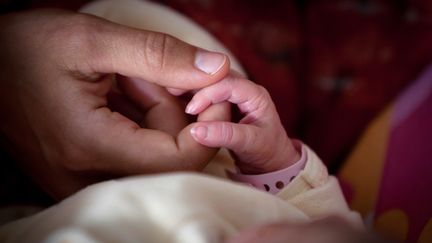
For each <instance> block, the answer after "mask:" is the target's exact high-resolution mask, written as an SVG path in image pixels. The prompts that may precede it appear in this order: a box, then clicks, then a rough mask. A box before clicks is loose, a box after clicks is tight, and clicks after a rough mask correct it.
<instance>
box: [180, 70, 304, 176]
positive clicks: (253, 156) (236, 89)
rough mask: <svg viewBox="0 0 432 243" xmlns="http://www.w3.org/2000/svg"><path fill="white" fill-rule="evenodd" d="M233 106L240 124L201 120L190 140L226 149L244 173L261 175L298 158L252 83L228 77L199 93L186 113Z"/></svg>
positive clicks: (261, 91) (260, 91) (266, 96)
mask: <svg viewBox="0 0 432 243" xmlns="http://www.w3.org/2000/svg"><path fill="white" fill-rule="evenodd" d="M225 101H228V102H230V103H233V104H236V105H237V106H238V108H239V110H240V111H241V112H242V114H244V117H243V118H242V119H241V120H240V122H239V123H232V122H225V121H201V122H197V123H195V124H194V126H193V127H192V129H191V134H192V137H193V138H194V139H195V140H196V141H197V142H198V143H200V144H203V145H206V146H208V147H226V148H228V149H230V150H231V151H232V153H233V154H234V157H235V159H236V165H237V167H238V168H239V169H240V171H241V172H242V173H244V174H262V173H267V172H271V171H276V170H280V169H283V168H286V167H288V166H290V165H292V164H294V163H295V162H296V161H298V160H299V159H300V155H299V152H297V151H296V149H295V148H294V146H293V144H292V142H291V140H290V139H289V138H288V136H287V134H286V132H285V129H284V128H283V126H282V124H281V121H280V118H279V115H278V113H277V111H276V107H275V105H274V103H273V101H272V100H271V97H270V95H269V93H268V92H267V90H266V89H265V88H264V87H262V86H259V85H257V84H255V83H253V82H252V81H249V80H246V79H244V78H241V77H236V76H234V75H230V76H228V77H226V78H225V79H223V80H222V81H220V82H218V83H215V84H213V85H210V86H208V87H205V88H203V89H201V90H199V91H198V92H197V93H196V94H195V95H194V96H193V98H192V100H191V101H190V102H189V104H188V105H187V107H186V113H189V114H193V115H196V114H199V113H201V112H203V111H204V110H206V109H207V108H208V107H210V106H211V105H212V104H217V103H220V102H225Z"/></svg>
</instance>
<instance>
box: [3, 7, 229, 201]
mask: <svg viewBox="0 0 432 243" xmlns="http://www.w3.org/2000/svg"><path fill="white" fill-rule="evenodd" d="M0 42H1V45H0V57H1V58H0V73H1V77H2V78H1V81H0V113H1V114H2V115H1V119H0V132H1V134H0V135H1V138H2V142H3V144H4V145H5V148H6V149H7V150H8V151H9V152H10V153H11V154H12V155H13V156H14V157H15V158H16V159H17V160H18V161H19V162H20V165H21V166H22V168H24V170H25V171H26V172H27V173H28V174H29V175H30V176H31V177H32V178H33V179H34V180H35V181H36V182H37V183H38V184H39V185H40V186H41V187H43V188H44V189H45V190H46V191H47V192H48V193H50V194H51V195H52V196H53V197H55V198H57V199H61V198H64V197H66V196H68V195H70V194H71V193H73V192H75V191H77V190H79V189H80V188H82V187H84V186H86V185H88V184H90V183H93V182H97V181H100V180H103V179H107V178H112V177H118V176H125V175H133V174H145V173H154V172H164V171H176V170H200V169H202V168H203V167H204V166H205V165H206V164H207V162H208V161H209V160H210V159H211V158H212V156H213V155H214V154H215V153H216V149H210V148H208V147H206V146H203V145H201V144H199V143H197V142H196V141H195V140H194V139H193V138H192V137H191V135H190V133H189V130H190V128H191V125H188V122H187V117H186V115H185V114H184V112H183V109H184V107H182V105H181V102H179V100H178V99H177V98H176V97H174V96H172V95H171V94H170V93H168V92H167V90H166V87H167V88H172V89H180V90H184V89H197V88H201V87H204V86H206V85H209V84H211V83H214V82H217V81H219V80H221V79H223V78H224V77H225V76H226V75H227V73H228V72H229V60H228V59H227V58H226V57H225V56H224V55H223V54H218V53H208V52H205V51H203V50H201V51H197V50H198V49H197V48H196V47H193V46H190V45H188V44H186V43H183V42H181V41H179V40H177V39H175V38H173V37H171V36H168V35H164V34H160V33H154V32H148V31H142V30H136V29H131V28H127V27H123V26H120V25H117V24H114V23H111V22H107V21H105V20H102V19H99V18H96V17H92V16H88V15H84V14H77V13H72V12H66V11H59V10H37V11H33V12H22V13H15V14H10V15H6V16H2V17H1V18H0ZM198 56H199V57H200V58H199V61H198V64H197V57H198ZM203 58H204V59H203ZM209 60H210V61H209ZM211 60H214V62H219V66H215V65H213V66H214V67H215V68H217V69H214V72H211V71H209V68H208V67H209V66H208V64H209V63H210V64H211ZM202 63H204V64H207V66H206V68H204V69H203V68H202V65H201V66H199V64H202ZM198 67H200V68H198ZM202 70H204V71H202ZM228 111H229V110H228V107H227V106H226V105H224V104H222V105H218V106H213V107H212V108H211V110H210V111H208V112H206V113H203V114H200V116H199V117H198V120H199V121H208V120H227V119H229V112H228Z"/></svg>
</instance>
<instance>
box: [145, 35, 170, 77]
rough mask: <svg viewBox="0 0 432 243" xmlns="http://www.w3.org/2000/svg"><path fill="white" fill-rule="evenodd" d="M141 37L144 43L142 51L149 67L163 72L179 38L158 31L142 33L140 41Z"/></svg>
mask: <svg viewBox="0 0 432 243" xmlns="http://www.w3.org/2000/svg"><path fill="white" fill-rule="evenodd" d="M141 39H143V40H142V43H144V48H143V49H142V50H141V53H142V54H143V57H144V60H145V61H146V64H147V66H148V68H150V69H152V70H153V71H155V72H162V71H163V70H164V69H165V68H166V65H167V60H168V59H169V58H170V54H171V53H172V52H173V51H174V50H175V46H176V43H177V40H176V39H175V38H174V37H172V36H170V35H167V34H163V33H157V32H147V33H145V34H141V37H140V41H141ZM138 46H139V45H138Z"/></svg>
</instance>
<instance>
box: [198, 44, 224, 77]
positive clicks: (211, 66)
mask: <svg viewBox="0 0 432 243" xmlns="http://www.w3.org/2000/svg"><path fill="white" fill-rule="evenodd" d="M225 62H226V56H225V55H223V54H222V53H218V52H210V51H206V50H203V49H198V50H197V52H196V54H195V67H197V68H198V69H199V70H201V71H203V72H205V73H208V74H210V75H213V74H215V73H217V72H218V71H219V70H220V69H221V68H222V67H223V65H224V64H225Z"/></svg>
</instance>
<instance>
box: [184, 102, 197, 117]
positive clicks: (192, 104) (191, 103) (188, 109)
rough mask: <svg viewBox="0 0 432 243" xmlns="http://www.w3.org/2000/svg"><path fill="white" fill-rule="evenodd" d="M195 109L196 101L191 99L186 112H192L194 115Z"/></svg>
mask: <svg viewBox="0 0 432 243" xmlns="http://www.w3.org/2000/svg"><path fill="white" fill-rule="evenodd" d="M195 109H196V105H195V103H194V102H193V101H191V102H189V104H188V105H187V106H186V110H185V112H186V113H187V114H191V115H193V113H194V111H195Z"/></svg>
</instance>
